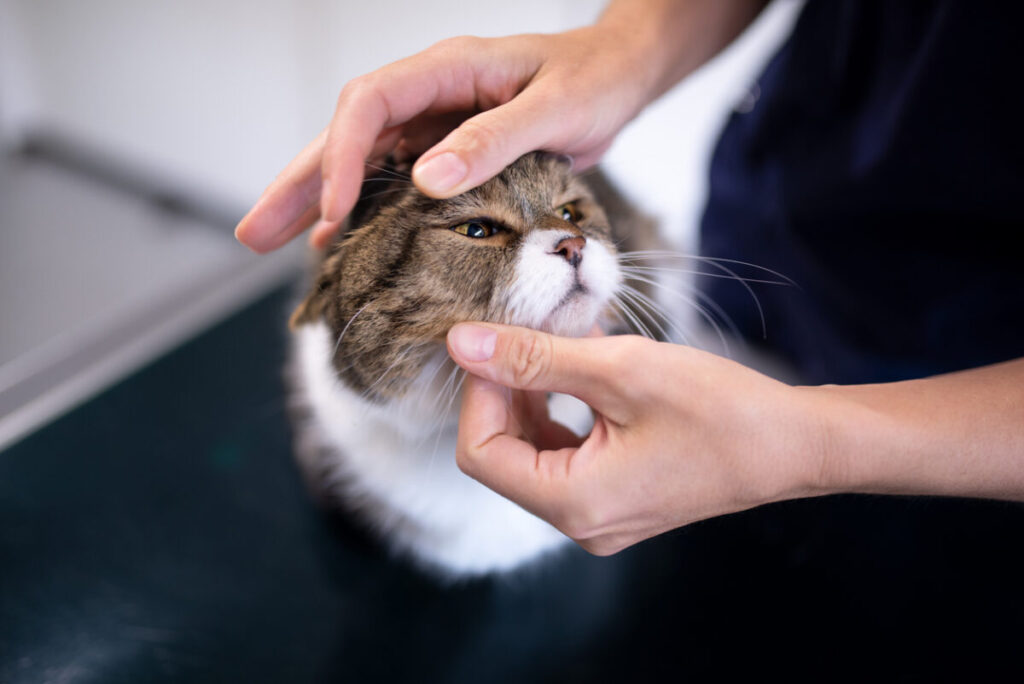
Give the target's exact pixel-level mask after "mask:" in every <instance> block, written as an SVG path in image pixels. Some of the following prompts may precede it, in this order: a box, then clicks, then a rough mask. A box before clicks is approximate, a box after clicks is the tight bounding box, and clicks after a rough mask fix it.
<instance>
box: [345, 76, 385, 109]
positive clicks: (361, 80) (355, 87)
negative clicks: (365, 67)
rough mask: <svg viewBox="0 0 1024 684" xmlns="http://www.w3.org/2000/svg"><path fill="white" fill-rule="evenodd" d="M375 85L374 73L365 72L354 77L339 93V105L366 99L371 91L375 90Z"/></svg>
mask: <svg viewBox="0 0 1024 684" xmlns="http://www.w3.org/2000/svg"><path fill="white" fill-rule="evenodd" d="M375 87H376V86H375V81H374V77H373V74H364V75H362V76H357V77H356V78H353V79H352V80H351V81H349V82H348V83H346V84H345V85H344V86H343V87H342V89H341V92H340V93H339V94H338V106H339V107H340V106H342V105H344V104H346V103H349V102H354V101H358V100H361V99H364V98H365V97H366V96H367V95H368V94H369V93H372V92H374V88H375Z"/></svg>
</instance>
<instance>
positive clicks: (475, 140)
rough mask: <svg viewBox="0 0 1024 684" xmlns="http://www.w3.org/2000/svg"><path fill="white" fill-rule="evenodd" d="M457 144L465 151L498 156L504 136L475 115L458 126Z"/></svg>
mask: <svg viewBox="0 0 1024 684" xmlns="http://www.w3.org/2000/svg"><path fill="white" fill-rule="evenodd" d="M458 130H459V137H460V138H461V140H460V142H459V146H460V147H462V148H464V149H466V150H467V151H474V152H480V153H482V154H484V155H487V156H495V155H497V156H500V153H501V151H502V150H503V149H504V146H505V136H503V135H501V133H500V131H497V130H495V129H494V128H492V127H491V126H489V125H488V124H485V123H483V122H481V121H479V120H478V118H477V117H474V118H472V119H468V120H467V121H465V122H464V123H463V124H462V125H461V126H459V129H458Z"/></svg>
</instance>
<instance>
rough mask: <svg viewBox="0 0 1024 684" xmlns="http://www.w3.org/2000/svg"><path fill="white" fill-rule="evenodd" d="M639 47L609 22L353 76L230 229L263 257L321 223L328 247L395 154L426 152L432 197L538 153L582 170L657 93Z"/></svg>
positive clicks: (446, 46) (417, 58) (463, 46)
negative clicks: (319, 124)
mask: <svg viewBox="0 0 1024 684" xmlns="http://www.w3.org/2000/svg"><path fill="white" fill-rule="evenodd" d="M636 43H637V41H636V40H632V41H631V40H627V39H626V38H625V37H617V34H615V31H614V29H613V28H610V27H608V26H605V25H599V26H592V27H587V28H583V29H578V30H575V31H569V32H566V33H561V34H555V35H521V36H512V37H508V38H496V39H481V38H471V37H463V38H455V39H451V40H446V41H443V42H441V43H438V44H437V45H434V46H433V47H431V48H429V49H427V50H425V51H423V52H421V53H419V54H417V55H414V56H412V57H409V58H407V59H403V60H401V61H398V62H395V63H393V64H390V65H388V66H385V67H383V68H382V69H379V70H377V71H374V72H372V73H370V74H368V75H365V76H362V77H360V78H357V79H355V80H353V81H351V82H350V83H348V84H347V85H346V86H345V87H344V89H343V90H342V92H341V95H340V96H339V98H338V105H337V109H336V111H335V113H334V118H333V119H332V121H331V123H330V125H329V126H328V128H327V129H326V130H325V131H323V132H322V133H321V134H320V135H319V136H317V138H316V139H315V140H314V141H313V142H312V143H310V144H309V145H308V146H307V147H306V149H304V150H303V151H302V152H301V153H300V154H299V155H298V156H297V157H296V158H295V159H294V160H293V161H292V162H291V163H290V164H289V165H288V166H287V167H286V168H285V169H284V171H282V172H281V174H280V175H279V176H278V177H277V179H276V180H275V181H274V182H273V183H272V184H271V185H270V186H269V187H268V188H267V190H266V191H265V192H264V194H263V196H262V197H261V198H260V199H259V201H258V202H257V204H256V205H255V206H254V207H253V209H252V210H251V211H250V212H249V214H248V215H246V217H245V218H244V219H242V221H241V223H239V225H238V228H237V229H236V231H235V234H236V236H237V237H238V239H239V240H240V241H242V242H243V243H245V244H246V245H248V246H249V247H251V248H252V249H254V250H256V251H259V252H265V251H269V250H272V249H276V248H277V247H280V246H281V245H283V244H284V243H286V242H287V241H288V240H290V239H291V238H293V237H294V236H295V235H297V234H298V233H299V232H301V231H302V230H304V229H305V228H307V227H308V226H309V225H310V224H312V223H313V222H314V221H317V219H318V218H319V219H320V220H319V221H318V222H317V225H316V227H315V228H314V230H313V232H312V234H311V236H310V238H311V242H312V243H313V244H314V245H316V246H318V247H323V246H325V245H326V244H327V243H328V242H329V240H330V239H331V237H332V236H333V235H334V233H335V232H336V231H337V230H338V227H339V225H340V223H341V221H342V219H343V218H344V217H345V215H346V214H348V212H349V211H350V210H351V209H352V207H353V205H354V204H355V201H356V199H357V198H358V196H359V190H360V187H361V183H362V181H363V175H364V164H365V163H366V162H369V163H370V164H380V163H381V162H382V161H383V160H384V158H385V157H386V156H387V155H388V154H390V153H396V154H397V155H399V156H415V155H418V154H420V153H422V152H424V150H427V151H426V152H425V153H423V154H422V156H420V158H419V160H418V161H417V163H416V166H415V167H414V169H413V174H412V178H413V181H414V182H415V183H416V185H417V186H418V187H419V188H420V189H421V190H422V191H423V192H425V193H426V194H428V195H431V196H434V197H450V196H453V195H456V194H459V193H461V192H464V191H465V190H467V189H470V188H472V187H475V186H477V185H479V184H481V183H483V182H484V181H486V180H487V179H489V178H491V177H492V176H494V175H496V174H497V173H498V172H500V171H501V169H502V168H504V167H505V166H507V165H508V164H510V163H511V162H513V161H514V160H515V159H517V158H518V157H520V156H521V155H523V154H525V153H527V152H529V151H531V150H535V149H544V150H548V151H552V152H558V153H563V154H568V155H570V156H572V157H573V158H574V160H575V163H576V166H577V168H584V167H586V166H588V165H590V164H593V163H594V162H596V161H597V159H598V158H599V157H600V156H601V154H602V153H603V152H604V151H605V150H606V149H607V147H608V146H609V145H610V144H611V141H612V138H613V137H614V136H615V134H616V133H617V132H618V131H619V129H620V128H621V127H622V126H623V125H624V124H625V123H626V122H627V121H628V120H629V119H630V118H632V117H633V116H634V115H635V114H636V113H637V112H638V111H639V110H640V108H641V107H642V106H643V105H644V104H645V103H646V101H647V100H648V99H649V98H650V97H653V94H649V92H648V91H649V90H650V88H651V79H650V78H647V77H646V76H645V75H644V74H645V73H646V72H647V71H648V70H646V69H638V67H639V65H638V64H637V61H638V59H639V58H638V57H636V56H634V55H633V53H634V52H636V51H637V48H636V45H635V44H636ZM655 94H656V93H655ZM460 124H461V125H460ZM453 128H454V130H452V129H453ZM442 138H443V139H442ZM438 141H440V142H438ZM435 143H436V144H435ZM431 146H433V147H431ZM428 148H430V149H428Z"/></svg>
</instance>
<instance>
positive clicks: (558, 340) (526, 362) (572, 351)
mask: <svg viewBox="0 0 1024 684" xmlns="http://www.w3.org/2000/svg"><path fill="white" fill-rule="evenodd" d="M617 344H618V340H616V339H615V338H614V337H601V338H571V337H557V336H555V335H549V334H547V333H543V332H540V331H537V330H531V329H530V328H518V327H513V326H507V325H498V324H495V323H459V324H457V325H455V326H453V327H452V329H451V330H450V331H449V332H448V353H449V354H450V355H451V357H452V359H453V360H454V361H455V363H457V364H459V365H460V366H461V367H462V368H464V369H465V370H466V371H468V372H470V373H472V374H473V375H477V376H479V377H481V378H484V379H486V380H490V381H491V382H494V383H497V384H499V385H504V386H505V387H511V388H513V389H521V390H532V391H544V392H560V393H562V394H571V395H573V396H575V397H576V398H578V399H581V400H582V401H584V402H586V403H587V404H589V405H590V406H591V407H593V408H595V409H597V410H598V411H600V412H601V413H603V414H605V415H607V416H608V417H610V418H612V420H616V419H617V418H624V417H625V416H624V413H625V410H626V404H625V402H624V401H623V393H622V391H621V384H620V382H621V381H620V378H621V375H622V370H623V369H622V368H618V369H616V368H615V367H614V365H615V364H614V361H613V359H614V358H615V357H616V356H618V354H614V353H613V352H614V347H615V346H616V345H617Z"/></svg>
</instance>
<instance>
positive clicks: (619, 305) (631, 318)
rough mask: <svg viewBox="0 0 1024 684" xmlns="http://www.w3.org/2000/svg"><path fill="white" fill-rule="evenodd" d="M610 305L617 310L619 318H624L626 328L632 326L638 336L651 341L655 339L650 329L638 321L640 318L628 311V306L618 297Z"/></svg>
mask: <svg viewBox="0 0 1024 684" xmlns="http://www.w3.org/2000/svg"><path fill="white" fill-rule="evenodd" d="M611 303H612V305H613V306H614V307H615V308H616V309H617V310H618V312H619V314H620V316H623V317H625V318H624V320H625V321H626V322H627V323H626V326H627V327H630V326H632V327H633V329H634V330H636V332H637V334H638V335H643V336H644V337H646V338H648V339H651V340H655V339H657V337H655V335H654V333H652V332H651V331H650V329H649V328H648V327H647V326H646V325H644V324H643V322H641V321H640V318H639V317H638V316H637V315H636V314H635V313H633V312H632V311H631V310H630V308H629V306H628V305H627V304H626V303H625V302H624V301H622V300H621V299H620V298H619V296H616V297H615V298H614V299H612V302H611Z"/></svg>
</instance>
